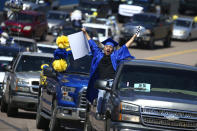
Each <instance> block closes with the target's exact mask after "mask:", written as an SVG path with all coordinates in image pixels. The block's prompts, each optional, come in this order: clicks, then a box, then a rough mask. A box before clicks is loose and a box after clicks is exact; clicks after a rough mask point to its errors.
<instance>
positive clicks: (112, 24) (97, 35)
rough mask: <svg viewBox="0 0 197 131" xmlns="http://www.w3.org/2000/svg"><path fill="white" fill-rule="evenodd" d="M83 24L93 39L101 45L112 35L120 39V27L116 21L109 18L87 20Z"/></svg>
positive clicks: (115, 38)
mask: <svg viewBox="0 0 197 131" xmlns="http://www.w3.org/2000/svg"><path fill="white" fill-rule="evenodd" d="M82 26H83V27H84V28H85V29H86V30H87V32H88V33H89V34H90V36H91V37H92V39H93V40H94V41H95V42H96V43H97V44H98V45H99V46H101V47H103V44H100V42H102V41H104V40H106V39H107V38H109V37H111V38H112V39H114V40H115V41H117V42H118V41H119V28H118V25H117V23H116V21H111V20H108V19H97V20H96V21H90V22H87V23H86V22H85V23H83V24H82Z"/></svg>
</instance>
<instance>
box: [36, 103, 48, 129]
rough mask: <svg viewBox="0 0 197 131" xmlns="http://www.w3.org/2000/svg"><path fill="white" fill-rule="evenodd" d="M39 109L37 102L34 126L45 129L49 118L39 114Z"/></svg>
mask: <svg viewBox="0 0 197 131" xmlns="http://www.w3.org/2000/svg"><path fill="white" fill-rule="evenodd" d="M41 111H42V106H41V104H40V102H39V103H38V107H37V113H36V127H37V128H38V129H47V128H48V127H49V120H47V119H45V118H44V117H43V116H41V115H40V113H41Z"/></svg>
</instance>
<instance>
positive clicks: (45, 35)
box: [40, 31, 47, 41]
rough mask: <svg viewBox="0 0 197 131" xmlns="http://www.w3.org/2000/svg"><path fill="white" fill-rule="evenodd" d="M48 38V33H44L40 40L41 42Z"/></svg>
mask: <svg viewBox="0 0 197 131" xmlns="http://www.w3.org/2000/svg"><path fill="white" fill-rule="evenodd" d="M46 37H47V32H46V31H44V32H43V34H42V36H41V37H40V40H41V41H45V40H46Z"/></svg>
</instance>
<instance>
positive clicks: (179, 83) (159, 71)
mask: <svg viewBox="0 0 197 131" xmlns="http://www.w3.org/2000/svg"><path fill="white" fill-rule="evenodd" d="M196 80H197V73H196V72H192V71H182V70H178V69H177V70H176V69H163V68H151V67H140V66H139V67H133V66H132V67H131V66H125V67H124V68H123V70H122V72H121V74H120V78H119V81H118V86H117V88H118V90H119V91H120V94H123V95H124V96H127V95H128V96H131V95H132V96H133V95H134V96H135V95H136V96H137V95H144V96H157V97H169V98H182V99H192V100H194V99H195V100H196V99H197V81H196Z"/></svg>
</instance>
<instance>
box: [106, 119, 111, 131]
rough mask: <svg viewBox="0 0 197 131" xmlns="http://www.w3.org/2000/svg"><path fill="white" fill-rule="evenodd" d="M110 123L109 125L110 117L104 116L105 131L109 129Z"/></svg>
mask: <svg viewBox="0 0 197 131" xmlns="http://www.w3.org/2000/svg"><path fill="white" fill-rule="evenodd" d="M110 125H111V119H110V118H106V121H105V131H110Z"/></svg>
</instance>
